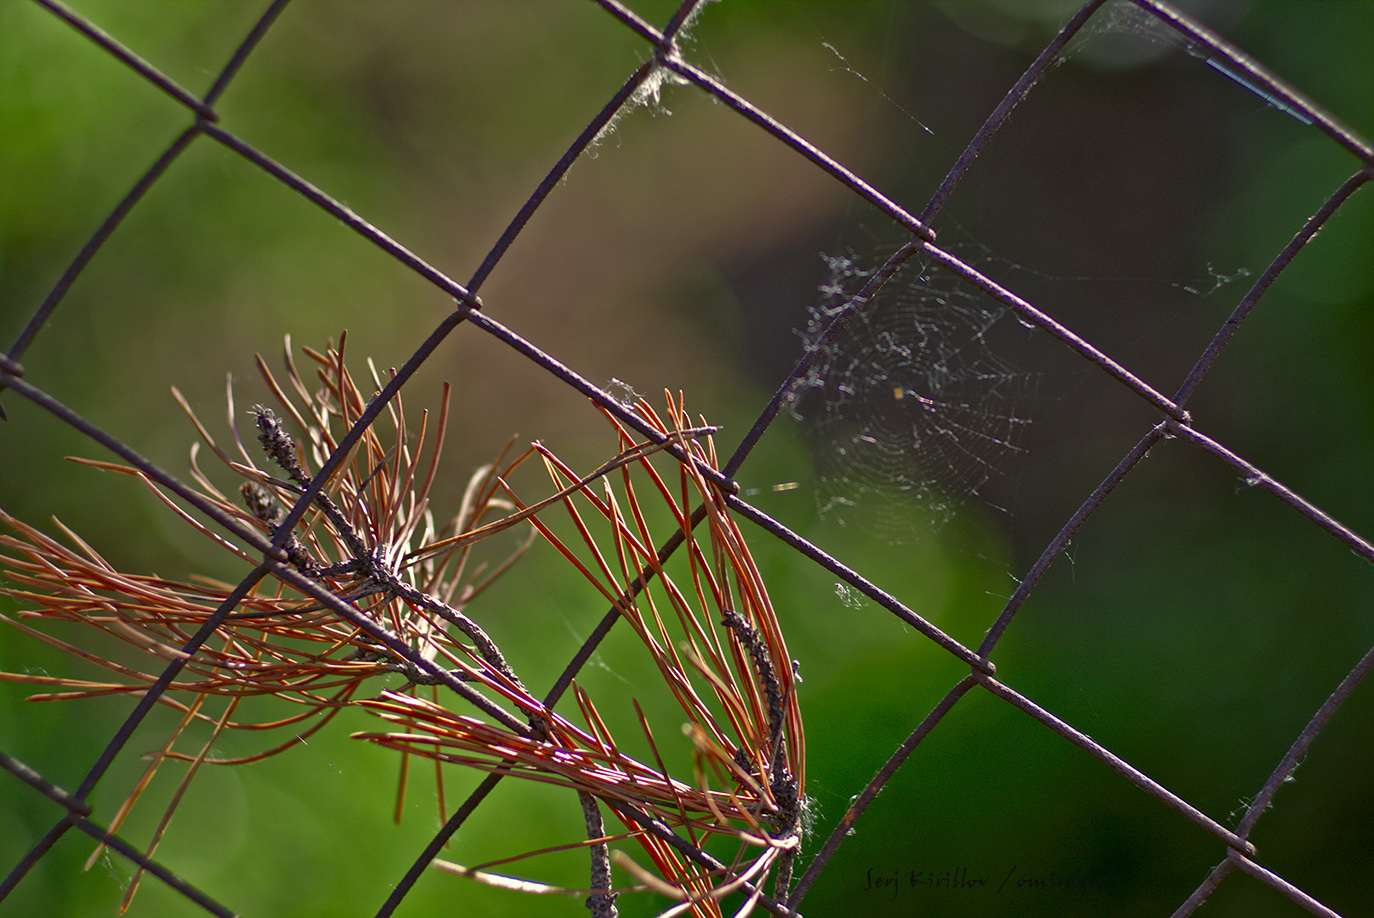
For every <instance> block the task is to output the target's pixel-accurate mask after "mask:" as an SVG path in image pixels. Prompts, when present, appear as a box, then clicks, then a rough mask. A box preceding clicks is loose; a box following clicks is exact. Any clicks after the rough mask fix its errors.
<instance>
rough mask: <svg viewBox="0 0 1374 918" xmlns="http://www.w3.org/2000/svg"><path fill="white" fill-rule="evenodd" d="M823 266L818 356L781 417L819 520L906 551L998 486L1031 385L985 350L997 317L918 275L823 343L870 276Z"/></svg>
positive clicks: (840, 261) (815, 335) (934, 272)
mask: <svg viewBox="0 0 1374 918" xmlns="http://www.w3.org/2000/svg"><path fill="white" fill-rule="evenodd" d="M825 260H826V262H827V263H828V265H829V269H830V279H829V281H828V282H827V283H826V284H824V285H823V286H822V287H821V294H822V296H821V301H820V303H819V304H818V305H817V306H816V308H815V309H814V310H813V312H812V315H811V319H810V322H809V324H808V326H807V327H806V329H805V330H804V331H803V332H802V336H803V339H804V341H805V343H806V346H807V348H808V349H818V350H819V351H820V356H819V357H818V359H817V360H816V362H815V364H814V365H813V366H812V368H811V370H810V372H809V373H807V374H806V375H805V376H804V377H803V378H801V379H800V380H799V382H798V384H797V386H796V388H795V389H794V390H793V391H792V393H791V398H790V400H789V403H788V408H789V411H790V413H791V415H792V417H793V418H794V419H795V420H797V421H798V422H799V423H800V424H801V426H802V428H803V430H804V431H805V435H806V438H807V440H808V442H809V445H810V447H811V452H812V456H813V459H814V461H815V464H816V481H817V503H818V507H819V510H820V513H821V515H822V516H823V517H831V518H834V519H835V520H836V521H837V522H838V523H839V524H841V525H849V524H851V523H855V524H858V525H860V526H863V527H865V528H869V529H871V530H873V531H874V532H876V533H878V534H880V535H882V536H885V537H887V538H890V539H894V540H898V541H900V540H904V539H905V538H908V537H910V536H913V535H914V534H915V533H916V532H917V531H918V529H919V527H920V525H921V524H922V523H924V522H927V521H928V522H930V523H933V524H934V525H936V526H938V525H940V524H942V523H945V522H947V521H948V520H949V518H950V516H951V515H952V514H953V513H954V511H955V510H956V508H957V507H958V506H959V505H960V504H961V503H963V502H964V501H965V500H966V499H968V498H969V497H972V496H975V495H978V494H979V493H980V491H981V489H982V488H983V485H984V484H986V483H987V482H988V480H989V479H990V478H992V477H993V476H996V475H999V474H1002V472H1003V470H1004V469H1005V467H1006V465H1005V464H1006V462H1008V461H1009V460H1010V459H1011V457H1013V456H1014V455H1015V454H1016V453H1017V452H1019V448H1018V446H1017V441H1018V439H1019V435H1020V433H1021V431H1022V430H1023V429H1024V427H1025V426H1026V425H1027V424H1028V423H1029V419H1028V418H1027V417H1025V416H1024V415H1023V413H1022V410H1023V406H1024V402H1025V400H1026V396H1027V394H1028V391H1029V383H1030V382H1031V377H1030V376H1029V375H1027V374H1024V373H1020V372H1018V371H1017V370H1016V369H1014V368H1013V367H1011V366H1010V365H1008V364H1007V363H1006V362H1005V361H1003V360H1002V359H1001V358H999V357H998V356H997V354H996V353H995V352H994V351H993V349H992V348H991V347H989V344H988V340H987V334H988V332H989V330H990V329H992V327H993V326H994V325H996V324H997V323H998V321H999V320H1000V319H1001V318H1002V315H1003V314H1004V313H1005V312H1006V310H1005V309H1003V308H1001V307H999V306H997V305H996V304H995V303H993V302H992V301H990V300H988V299H987V298H986V297H980V296H978V295H976V294H974V293H973V292H971V291H969V290H968V289H967V288H966V286H965V285H963V284H961V283H960V282H959V281H958V279H957V278H955V277H953V276H951V275H950V274H949V273H948V272H944V271H940V270H938V269H936V268H934V267H932V266H931V265H929V264H925V263H920V264H917V265H915V266H912V265H910V264H909V265H907V266H904V268H903V269H902V272H901V273H900V274H899V275H898V276H897V277H895V278H893V279H892V280H890V281H889V282H888V283H887V285H885V286H884V287H883V288H882V289H881V290H880V291H879V293H878V294H877V295H876V296H874V298H873V299H872V301H871V302H869V303H868V304H867V306H866V307H865V308H864V309H862V310H860V311H858V312H857V313H856V314H854V315H853V317H852V318H851V319H850V320H849V321H848V323H847V324H845V325H844V327H843V329H842V330H841V331H840V332H839V334H838V335H834V336H832V337H829V338H827V335H826V333H827V330H828V329H829V327H830V325H831V323H832V322H833V321H834V320H835V319H836V317H837V316H838V314H839V313H840V312H841V311H842V310H844V309H846V307H847V306H848V305H849V304H850V303H851V300H852V297H853V296H854V292H855V291H856V290H857V286H858V285H861V284H862V283H864V282H865V281H867V280H868V279H869V278H870V277H871V276H872V274H873V270H872V269H869V268H865V267H862V266H861V265H860V264H859V261H858V260H857V259H856V257H855V256H853V255H843V256H825Z"/></svg>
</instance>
